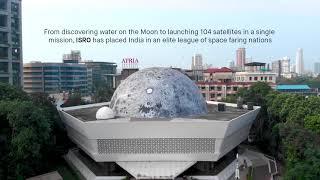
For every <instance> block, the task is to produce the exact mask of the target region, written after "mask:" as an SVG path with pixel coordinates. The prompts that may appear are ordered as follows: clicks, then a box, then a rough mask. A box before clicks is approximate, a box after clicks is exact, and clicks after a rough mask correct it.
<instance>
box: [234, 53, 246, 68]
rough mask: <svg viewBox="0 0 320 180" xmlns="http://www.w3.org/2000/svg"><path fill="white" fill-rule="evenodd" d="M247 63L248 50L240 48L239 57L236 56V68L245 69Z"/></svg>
mask: <svg viewBox="0 0 320 180" xmlns="http://www.w3.org/2000/svg"><path fill="white" fill-rule="evenodd" d="M245 63H246V48H238V49H237V55H236V66H237V67H238V68H239V69H243V68H244V64H245Z"/></svg>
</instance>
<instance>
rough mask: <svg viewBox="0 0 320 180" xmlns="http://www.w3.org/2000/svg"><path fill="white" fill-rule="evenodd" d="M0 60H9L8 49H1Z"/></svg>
mask: <svg viewBox="0 0 320 180" xmlns="http://www.w3.org/2000/svg"><path fill="white" fill-rule="evenodd" d="M0 59H8V48H7V47H0Z"/></svg>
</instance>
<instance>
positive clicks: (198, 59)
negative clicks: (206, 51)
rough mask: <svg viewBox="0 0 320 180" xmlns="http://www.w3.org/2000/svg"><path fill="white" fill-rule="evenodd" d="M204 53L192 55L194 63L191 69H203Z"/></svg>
mask: <svg viewBox="0 0 320 180" xmlns="http://www.w3.org/2000/svg"><path fill="white" fill-rule="evenodd" d="M202 63H203V62H202V55H201V54H195V55H194V56H192V64H191V69H192V70H203V64H202Z"/></svg>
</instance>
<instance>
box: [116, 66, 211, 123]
mask: <svg viewBox="0 0 320 180" xmlns="http://www.w3.org/2000/svg"><path fill="white" fill-rule="evenodd" d="M110 108H111V109H112V110H113V111H114V113H115V115H116V116H119V117H137V118H174V117H187V116H197V115H204V114H207V106H206V101H205V100H204V98H203V97H202V95H201V93H200V91H199V89H198V87H197V86H196V85H195V84H194V82H193V81H192V80H190V79H189V78H188V77H187V76H186V75H184V74H182V73H181V72H179V71H177V70H174V69H171V68H147V69H143V70H140V71H138V72H135V73H133V74H132V75H130V76H129V77H128V78H126V79H125V80H124V81H123V82H121V84H120V85H119V87H118V88H117V89H116V91H115V93H114V95H113V97H112V99H111V103H110Z"/></svg>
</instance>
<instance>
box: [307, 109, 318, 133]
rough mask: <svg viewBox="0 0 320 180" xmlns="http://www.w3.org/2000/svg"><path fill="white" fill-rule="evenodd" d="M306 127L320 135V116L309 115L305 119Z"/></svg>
mask: <svg viewBox="0 0 320 180" xmlns="http://www.w3.org/2000/svg"><path fill="white" fill-rule="evenodd" d="M304 126H305V127H306V128H307V129H309V130H310V131H312V132H315V133H318V134H319V135H320V115H319V114H317V115H309V116H307V117H306V118H305V119H304Z"/></svg>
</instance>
